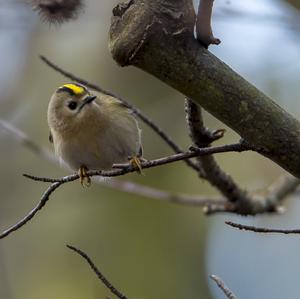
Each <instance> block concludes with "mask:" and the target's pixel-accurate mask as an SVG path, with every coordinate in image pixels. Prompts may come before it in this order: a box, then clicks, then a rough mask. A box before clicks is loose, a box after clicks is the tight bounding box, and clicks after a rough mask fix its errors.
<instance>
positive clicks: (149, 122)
mask: <svg viewBox="0 0 300 299" xmlns="http://www.w3.org/2000/svg"><path fill="white" fill-rule="evenodd" d="M40 58H41V60H42V61H43V62H45V63H46V65H48V66H49V67H51V68H52V69H54V70H55V71H57V72H58V73H60V74H62V75H63V76H65V77H67V78H69V79H71V80H73V81H76V82H78V83H81V84H83V85H85V86H86V87H89V88H91V89H93V90H96V91H99V92H102V93H104V94H107V95H109V96H112V97H115V98H117V99H118V100H120V101H121V102H122V103H123V104H124V105H126V106H127V107H128V108H130V109H131V110H132V111H133V112H134V113H135V114H136V115H137V116H138V117H139V118H140V119H141V120H142V121H143V122H144V123H145V124H146V125H148V126H149V127H150V128H151V129H152V130H153V131H154V132H156V133H157V134H158V135H159V136H160V137H161V138H162V139H163V140H164V141H165V142H166V143H167V144H168V145H169V146H170V147H171V148H172V149H173V150H174V152H175V153H182V152H183V150H182V149H181V148H180V147H179V146H178V145H177V144H176V143H175V142H174V141H173V140H172V139H171V137H170V136H169V135H168V134H167V133H165V132H164V131H163V130H162V129H161V128H160V127H159V126H158V125H157V124H156V123H155V122H154V121H153V120H152V119H151V118H149V117H148V116H147V115H145V114H144V113H143V112H142V111H141V110H140V109H138V108H137V107H135V106H134V105H132V104H130V103H129V102H128V101H126V100H125V99H124V98H122V97H120V96H118V95H115V94H114V93H112V92H110V91H108V90H105V89H103V88H102V87H100V86H99V85H97V84H94V83H90V82H88V81H87V80H84V79H82V78H79V77H77V76H75V75H74V74H72V73H70V72H68V71H65V70H63V69H62V68H61V67H59V66H58V65H56V64H54V63H53V62H51V61H50V60H49V59H48V58H46V57H45V56H42V55H41V56H40ZM185 162H186V163H187V164H188V165H189V166H190V167H191V168H193V169H194V170H196V171H201V170H200V169H199V167H198V166H197V164H196V163H194V162H193V161H190V160H186V161H185Z"/></svg>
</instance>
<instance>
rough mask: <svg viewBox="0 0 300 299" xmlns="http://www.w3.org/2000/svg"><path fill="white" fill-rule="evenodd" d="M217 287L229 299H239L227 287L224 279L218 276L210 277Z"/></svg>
mask: <svg viewBox="0 0 300 299" xmlns="http://www.w3.org/2000/svg"><path fill="white" fill-rule="evenodd" d="M209 277H210V278H211V279H212V280H213V281H214V282H215V283H216V284H217V285H218V287H219V288H220V289H221V290H222V291H223V293H224V294H225V295H226V297H227V298H228V299H237V297H236V296H235V295H234V294H233V292H232V291H231V290H230V289H229V288H228V287H227V286H226V285H225V283H224V282H223V281H222V279H221V278H220V277H218V276H216V275H210V276H209Z"/></svg>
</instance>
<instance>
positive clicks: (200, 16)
mask: <svg viewBox="0 0 300 299" xmlns="http://www.w3.org/2000/svg"><path fill="white" fill-rule="evenodd" d="M213 4H214V0H199V6H198V13H197V20H196V33H197V39H198V40H199V41H200V42H201V43H202V44H203V45H204V46H205V47H208V46H209V45H211V44H214V45H219V44H220V43H221V40H220V39H218V38H215V37H214V35H213V32H212V27H211V17H212V10H213Z"/></svg>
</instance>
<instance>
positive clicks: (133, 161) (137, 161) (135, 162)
mask: <svg viewBox="0 0 300 299" xmlns="http://www.w3.org/2000/svg"><path fill="white" fill-rule="evenodd" d="M128 160H129V164H130V165H131V166H132V167H134V168H135V169H136V170H137V171H138V173H139V174H144V173H143V169H142V165H141V162H143V161H144V159H143V158H141V157H137V156H133V157H129V158H128Z"/></svg>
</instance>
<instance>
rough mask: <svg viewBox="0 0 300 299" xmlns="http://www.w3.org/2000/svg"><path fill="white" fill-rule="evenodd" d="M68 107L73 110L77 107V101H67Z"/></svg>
mask: <svg viewBox="0 0 300 299" xmlns="http://www.w3.org/2000/svg"><path fill="white" fill-rule="evenodd" d="M68 107H69V108H70V109H71V110H75V109H76V108H77V103H76V102H74V101H71V102H69V103H68Z"/></svg>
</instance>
